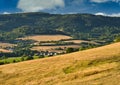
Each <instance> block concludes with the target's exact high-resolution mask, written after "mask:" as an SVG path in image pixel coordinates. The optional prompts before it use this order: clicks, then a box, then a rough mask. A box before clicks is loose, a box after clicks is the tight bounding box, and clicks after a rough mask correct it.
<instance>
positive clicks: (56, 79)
mask: <svg viewBox="0 0 120 85" xmlns="http://www.w3.org/2000/svg"><path fill="white" fill-rule="evenodd" d="M119 79H120V43H115V44H111V45H107V46H103V47H99V48H94V49H90V50H85V51H81V52H76V53H71V54H66V55H60V56H56V57H51V58H45V59H39V60H31V61H25V62H21V63H16V64H8V65H3V66H0V85H120V80H119Z"/></svg>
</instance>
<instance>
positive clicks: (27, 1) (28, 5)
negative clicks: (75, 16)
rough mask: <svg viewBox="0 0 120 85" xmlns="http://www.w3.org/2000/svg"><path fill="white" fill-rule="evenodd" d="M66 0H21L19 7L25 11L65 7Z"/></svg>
mask: <svg viewBox="0 0 120 85" xmlns="http://www.w3.org/2000/svg"><path fill="white" fill-rule="evenodd" d="M64 5H65V3H64V0H19V2H18V6H17V8H19V9H21V10H22V11H24V12H37V11H40V10H45V9H55V8H56V7H64Z"/></svg>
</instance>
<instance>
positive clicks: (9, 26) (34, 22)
mask: <svg viewBox="0 0 120 85" xmlns="http://www.w3.org/2000/svg"><path fill="white" fill-rule="evenodd" d="M33 34H67V35H70V36H72V37H73V38H77V39H88V40H92V39H99V40H106V41H111V40H113V39H114V38H115V37H116V36H118V35H119V34H120V17H105V16H96V15H91V14H64V15H61V14H49V13H41V12H36V13H19V14H6V15H0V41H8V40H14V39H15V38H18V37H23V36H26V35H33Z"/></svg>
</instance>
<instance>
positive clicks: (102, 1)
mask: <svg viewBox="0 0 120 85" xmlns="http://www.w3.org/2000/svg"><path fill="white" fill-rule="evenodd" d="M90 1H91V2H95V3H105V2H108V1H112V2H117V3H118V2H120V0H90Z"/></svg>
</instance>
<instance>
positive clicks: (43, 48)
mask: <svg viewBox="0 0 120 85" xmlns="http://www.w3.org/2000/svg"><path fill="white" fill-rule="evenodd" d="M79 47H80V46H79V45H64V46H36V47H33V48H31V50H37V51H52V50H53V51H57V50H55V49H57V48H62V49H66V48H79Z"/></svg>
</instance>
